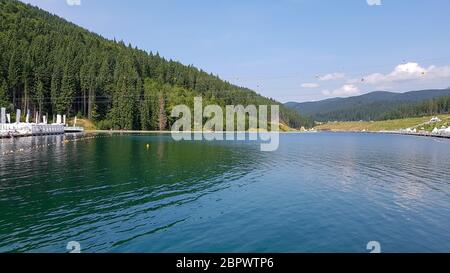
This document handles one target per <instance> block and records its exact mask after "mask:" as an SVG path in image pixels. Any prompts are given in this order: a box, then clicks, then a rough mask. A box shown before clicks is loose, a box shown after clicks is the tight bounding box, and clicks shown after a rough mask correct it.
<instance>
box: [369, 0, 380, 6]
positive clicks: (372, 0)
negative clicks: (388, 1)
mask: <svg viewBox="0 0 450 273" xmlns="http://www.w3.org/2000/svg"><path fill="white" fill-rule="evenodd" d="M367 5H369V6H381V0H367Z"/></svg>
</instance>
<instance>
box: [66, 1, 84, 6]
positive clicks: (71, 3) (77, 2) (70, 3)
mask: <svg viewBox="0 0 450 273" xmlns="http://www.w3.org/2000/svg"><path fill="white" fill-rule="evenodd" d="M66 3H67V5H69V6H81V0H66Z"/></svg>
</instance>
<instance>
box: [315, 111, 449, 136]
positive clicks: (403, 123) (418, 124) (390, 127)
mask: <svg viewBox="0 0 450 273" xmlns="http://www.w3.org/2000/svg"><path fill="white" fill-rule="evenodd" d="M432 117H433V116H425V117H413V118H404V119H394V120H382V121H372V122H371V121H339V122H327V123H324V124H321V125H318V126H316V127H315V129H317V130H322V131H338V132H339V131H342V132H350V131H351V132H360V131H368V132H379V131H396V130H400V129H406V128H417V129H418V130H424V131H430V132H431V131H432V130H433V129H434V128H435V127H437V128H440V127H441V126H448V125H450V116H449V115H448V114H447V115H439V116H438V117H439V118H440V119H441V120H442V122H439V123H433V124H429V125H426V124H425V123H427V122H429V121H430V119H431V118H432Z"/></svg>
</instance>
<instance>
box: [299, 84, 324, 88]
mask: <svg viewBox="0 0 450 273" xmlns="http://www.w3.org/2000/svg"><path fill="white" fill-rule="evenodd" d="M302 87H303V88H318V87H320V85H318V84H317V83H303V84H302Z"/></svg>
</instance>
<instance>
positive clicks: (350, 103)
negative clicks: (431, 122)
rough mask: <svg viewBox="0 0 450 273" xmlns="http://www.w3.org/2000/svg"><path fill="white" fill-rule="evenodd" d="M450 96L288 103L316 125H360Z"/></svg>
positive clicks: (439, 92) (383, 95) (388, 95)
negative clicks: (326, 122)
mask: <svg viewBox="0 0 450 273" xmlns="http://www.w3.org/2000/svg"><path fill="white" fill-rule="evenodd" d="M444 96H450V88H448V89H433V90H421V91H411V92H406V93H394V92H386V91H376V92H371V93H368V94H364V95H361V96H356V97H350V98H332V99H326V100H322V101H315V102H303V103H297V102H288V103H285V106H286V107H288V108H291V109H294V110H296V111H297V112H298V113H300V114H301V115H303V116H309V117H310V118H311V119H314V120H315V121H344V120H346V121H356V120H379V119H383V117H385V116H386V115H387V113H390V112H392V111H396V110H398V109H399V108H402V107H404V106H406V105H414V104H419V103H423V102H424V101H427V100H431V99H434V98H438V97H444Z"/></svg>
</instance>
